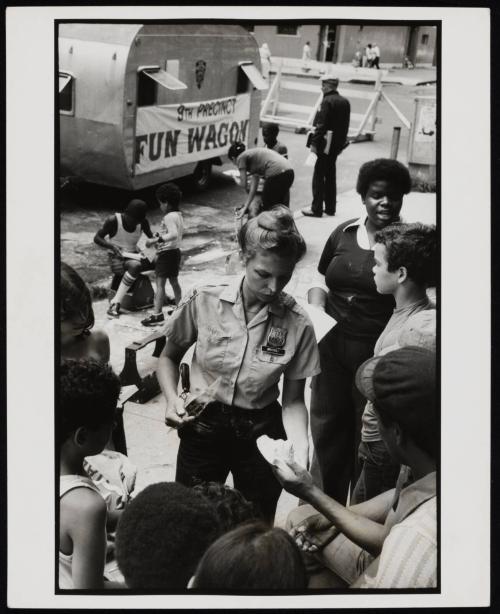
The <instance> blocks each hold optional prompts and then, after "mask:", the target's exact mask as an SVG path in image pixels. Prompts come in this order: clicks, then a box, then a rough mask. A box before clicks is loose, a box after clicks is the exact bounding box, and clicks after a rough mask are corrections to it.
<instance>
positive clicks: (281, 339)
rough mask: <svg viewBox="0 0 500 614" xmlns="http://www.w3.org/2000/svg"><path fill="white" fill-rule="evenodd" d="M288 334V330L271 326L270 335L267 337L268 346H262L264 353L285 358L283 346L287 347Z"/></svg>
mask: <svg viewBox="0 0 500 614" xmlns="http://www.w3.org/2000/svg"><path fill="white" fill-rule="evenodd" d="M286 334H287V330H286V328H280V327H279V326H271V328H270V329H269V334H268V335H267V345H263V346H262V351H263V352H266V354H274V355H275V356H283V355H284V353H285V350H284V349H283V346H284V345H285V341H286Z"/></svg>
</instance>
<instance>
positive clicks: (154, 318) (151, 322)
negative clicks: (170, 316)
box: [141, 313, 165, 326]
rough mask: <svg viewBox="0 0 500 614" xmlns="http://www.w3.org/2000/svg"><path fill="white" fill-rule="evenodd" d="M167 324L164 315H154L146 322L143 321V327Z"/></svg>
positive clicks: (146, 319) (145, 319)
mask: <svg viewBox="0 0 500 614" xmlns="http://www.w3.org/2000/svg"><path fill="white" fill-rule="evenodd" d="M163 322H165V317H164V316H163V314H162V313H153V314H151V315H150V316H148V317H147V318H144V320H141V324H142V325H143V326H154V325H155V324H162V323H163Z"/></svg>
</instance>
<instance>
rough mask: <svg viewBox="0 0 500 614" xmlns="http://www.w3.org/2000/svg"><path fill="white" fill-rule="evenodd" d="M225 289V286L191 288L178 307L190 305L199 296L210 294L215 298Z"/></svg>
mask: <svg viewBox="0 0 500 614" xmlns="http://www.w3.org/2000/svg"><path fill="white" fill-rule="evenodd" d="M226 287H227V284H218V285H205V286H193V287H192V288H190V289H189V290H188V291H187V292H186V294H185V295H184V298H183V299H182V300H181V302H180V303H179V305H178V307H182V306H183V305H186V304H188V303H191V302H192V301H193V300H194V299H195V298H196V297H197V296H198V295H199V294H211V295H213V296H217V295H218V294H220V292H221V291H222V290H223V289H224V288H226Z"/></svg>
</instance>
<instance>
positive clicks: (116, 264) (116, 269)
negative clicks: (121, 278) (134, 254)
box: [109, 254, 154, 275]
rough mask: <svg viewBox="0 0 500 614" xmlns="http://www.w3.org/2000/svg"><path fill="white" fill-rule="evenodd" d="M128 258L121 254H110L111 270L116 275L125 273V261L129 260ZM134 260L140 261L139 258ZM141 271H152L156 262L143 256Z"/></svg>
mask: <svg viewBox="0 0 500 614" xmlns="http://www.w3.org/2000/svg"><path fill="white" fill-rule="evenodd" d="M128 260H129V259H128V258H122V257H121V256H116V255H115V254H110V255H109V264H110V266H111V272H112V273H113V274H114V275H123V274H124V273H125V263H126V262H127V261H128ZM133 262H138V261H137V260H133ZM140 264H141V272H142V271H152V270H153V269H154V263H153V262H151V261H149V260H148V259H147V258H141V260H140Z"/></svg>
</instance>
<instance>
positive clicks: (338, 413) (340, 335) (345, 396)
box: [311, 325, 376, 504]
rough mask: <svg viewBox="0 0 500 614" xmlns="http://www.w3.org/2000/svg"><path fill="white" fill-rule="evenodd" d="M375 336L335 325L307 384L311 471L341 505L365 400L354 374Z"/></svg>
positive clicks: (353, 467)
mask: <svg viewBox="0 0 500 614" xmlns="http://www.w3.org/2000/svg"><path fill="white" fill-rule="evenodd" d="M375 341H376V340H375V339H372V340H366V339H355V338H353V337H349V336H347V335H345V334H344V332H343V331H342V328H341V327H340V326H339V325H337V326H335V328H333V329H332V330H331V331H330V332H329V333H328V334H327V335H326V336H325V337H324V338H323V339H322V340H321V342H320V344H319V352H320V360H321V373H320V374H319V375H316V376H315V377H314V378H313V380H312V384H311V388H312V393H311V432H312V437H313V443H314V459H313V468H312V473H313V475H315V477H317V476H318V474H319V476H320V477H321V480H322V485H323V490H324V491H325V492H326V493H327V494H328V495H330V496H331V497H333V498H334V499H335V500H336V501H338V502H339V503H342V504H345V503H346V502H347V494H348V490H349V483H352V485H353V486H354V484H355V483H356V479H357V474H358V472H359V470H358V462H357V453H358V446H359V442H360V439H361V416H362V414H363V409H364V407H365V404H366V399H365V398H364V397H363V396H362V395H361V393H360V392H359V391H358V390H357V388H356V385H355V383H354V376H355V374H356V371H357V369H358V367H359V366H360V365H361V363H363V362H364V361H365V360H367V359H368V358H370V357H371V356H373V347H374V345H375Z"/></svg>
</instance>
